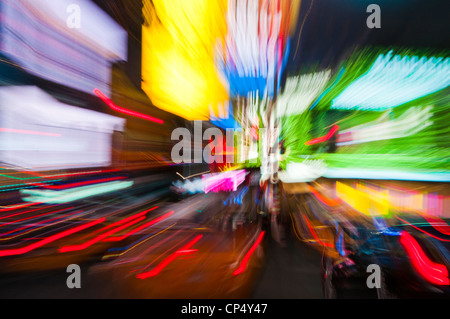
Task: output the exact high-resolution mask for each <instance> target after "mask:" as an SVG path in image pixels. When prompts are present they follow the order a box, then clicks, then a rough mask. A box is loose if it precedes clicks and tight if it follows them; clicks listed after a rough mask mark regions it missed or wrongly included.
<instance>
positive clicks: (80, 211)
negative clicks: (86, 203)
mask: <svg viewBox="0 0 450 319" xmlns="http://www.w3.org/2000/svg"><path fill="white" fill-rule="evenodd" d="M82 212H83V211H82V210H78V211H75V212H72V213H70V214H66V215H62V216H58V217H53V218H50V219H46V220H42V221H40V222H38V223H34V224H28V225H26V226H23V227H19V228H16V229H13V230H10V231H8V232H6V233H2V234H0V237H3V236H6V235H9V234H12V233H17V232H19V231H21V230H24V229H27V228H31V227H33V226H38V225H41V224H46V223H50V222H52V221H54V220H57V219H63V220H62V221H64V218H65V217H70V216H73V215H76V214H79V213H82ZM60 222H61V221H60ZM47 226H49V225H44V226H41V227H38V228H36V229H33V230H30V231H28V232H26V233H29V232H31V231H35V230H39V229H42V228H44V227H47ZM26 233H22V234H18V235H15V236H10V237H6V238H3V239H1V240H8V239H11V238H14V237H16V236H22V235H25V234H26Z"/></svg>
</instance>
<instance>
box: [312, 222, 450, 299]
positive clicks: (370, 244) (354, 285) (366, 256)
mask: <svg viewBox="0 0 450 319" xmlns="http://www.w3.org/2000/svg"><path fill="white" fill-rule="evenodd" d="M389 221H390V223H391V225H392V226H390V227H388V226H386V224H385V227H384V228H383V227H375V228H374V229H369V228H367V227H358V226H357V225H355V226H356V232H355V231H353V232H351V231H349V230H348V229H346V228H345V226H342V225H341V227H342V230H343V236H342V239H340V240H339V238H336V240H335V243H336V247H334V248H333V249H331V250H324V253H323V258H322V265H321V270H322V271H321V273H322V284H323V291H324V296H325V298H366V297H376V298H380V299H387V298H389V299H390V298H428V297H434V298H436V297H438V298H439V297H441V298H448V297H449V296H450V285H449V278H448V269H449V267H450V259H449V256H450V255H449V254H450V232H448V233H446V234H445V233H442V232H440V231H439V230H438V228H437V227H436V226H435V225H432V223H428V222H426V221H425V220H424V218H423V217H420V216H417V215H406V216H403V215H398V216H396V217H393V218H392V219H391V220H389ZM442 222H444V221H442ZM442 225H443V227H445V225H447V224H446V223H445V224H442ZM447 227H448V225H447ZM449 229H450V227H449ZM440 230H441V231H442V229H440ZM373 264H375V265H378V266H379V267H380V268H379V269H380V270H381V271H380V277H379V282H380V288H377V287H374V288H372V289H370V288H369V287H368V283H367V282H368V278H369V276H370V275H371V274H372V270H370V269H368V266H369V265H373Z"/></svg>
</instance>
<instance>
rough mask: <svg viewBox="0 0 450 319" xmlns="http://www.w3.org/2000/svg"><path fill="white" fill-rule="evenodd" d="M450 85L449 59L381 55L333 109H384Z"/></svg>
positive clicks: (337, 101)
mask: <svg viewBox="0 0 450 319" xmlns="http://www.w3.org/2000/svg"><path fill="white" fill-rule="evenodd" d="M449 85H450V58H445V59H444V58H442V57H439V58H435V57H432V58H427V57H421V58H420V59H419V57H417V56H412V57H410V56H403V57H402V56H400V55H393V54H392V51H389V52H388V53H387V54H386V55H384V54H380V55H379V56H378V58H377V59H376V60H375V62H374V63H373V64H372V66H371V67H370V69H369V70H368V71H367V72H366V73H365V74H364V75H362V76H360V77H359V78H358V79H357V80H356V81H354V82H353V83H351V84H350V85H349V86H348V87H347V88H346V89H345V90H344V91H343V92H342V93H341V94H339V96H337V97H336V98H335V99H333V101H332V103H331V108H332V109H358V110H385V109H388V108H392V107H396V106H399V105H402V104H404V103H407V102H409V101H413V100H415V99H418V98H420V97H423V96H426V95H428V94H431V93H434V92H436V91H439V90H442V89H444V88H446V87H447V86H449Z"/></svg>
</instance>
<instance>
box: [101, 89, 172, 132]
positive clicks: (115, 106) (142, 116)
mask: <svg viewBox="0 0 450 319" xmlns="http://www.w3.org/2000/svg"><path fill="white" fill-rule="evenodd" d="M94 93H95V94H97V96H98V97H99V98H101V99H102V100H103V102H105V103H106V104H107V105H108V106H109V107H110V108H112V109H113V110H114V111H117V112H120V113H124V114H128V115H131V116H135V117H139V118H141V119H144V120H148V121H152V122H155V123H158V124H163V123H164V121H163V120H160V119H158V118H156V117H152V116H150V115H146V114H142V113H138V112H135V111H131V110H128V109H124V108H122V107H120V106H117V105H115V104H114V103H113V101H111V100H110V99H108V97H107V96H106V95H104V94H103V93H102V92H101V91H100V90H99V89H94Z"/></svg>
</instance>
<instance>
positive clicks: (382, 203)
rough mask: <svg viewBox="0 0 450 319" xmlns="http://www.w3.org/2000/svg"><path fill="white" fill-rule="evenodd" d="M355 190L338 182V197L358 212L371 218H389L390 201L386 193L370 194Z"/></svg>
mask: <svg viewBox="0 0 450 319" xmlns="http://www.w3.org/2000/svg"><path fill="white" fill-rule="evenodd" d="M361 187H362V186H361V185H359V187H358V188H359V189H355V188H353V187H351V186H348V185H345V184H343V183H341V182H336V195H338V196H339V198H341V199H342V200H343V201H344V202H346V203H347V204H348V205H350V206H351V207H353V208H354V209H356V210H357V211H359V212H361V213H363V214H366V215H369V216H379V215H381V216H387V215H388V214H389V201H388V199H387V193H386V192H378V193H376V194H375V192H372V193H371V194H368V193H367V192H366V191H367V189H364V191H363V190H362V189H361Z"/></svg>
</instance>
